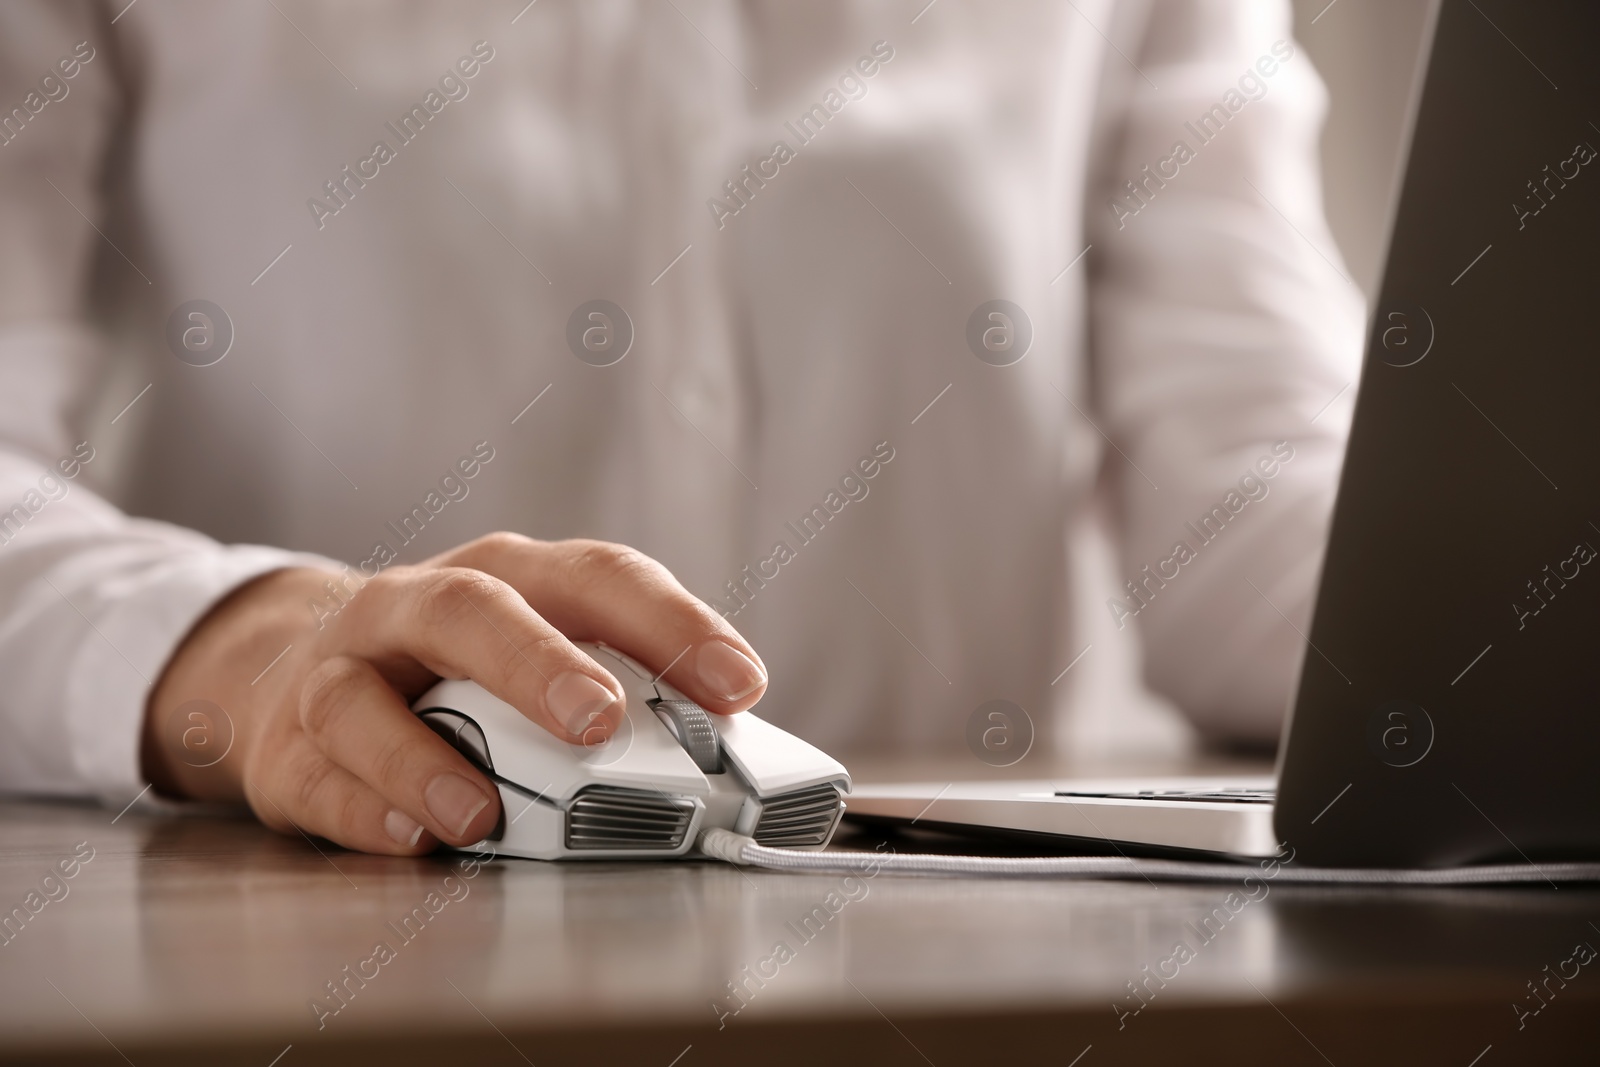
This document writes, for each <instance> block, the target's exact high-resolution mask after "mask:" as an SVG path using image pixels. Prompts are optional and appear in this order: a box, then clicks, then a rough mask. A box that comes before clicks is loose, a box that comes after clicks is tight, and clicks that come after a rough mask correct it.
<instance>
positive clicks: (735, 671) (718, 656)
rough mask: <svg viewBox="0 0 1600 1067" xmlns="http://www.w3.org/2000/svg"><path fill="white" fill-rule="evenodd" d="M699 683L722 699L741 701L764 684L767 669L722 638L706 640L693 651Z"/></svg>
mask: <svg viewBox="0 0 1600 1067" xmlns="http://www.w3.org/2000/svg"><path fill="white" fill-rule="evenodd" d="M695 669H696V670H697V671H699V672H700V682H701V684H702V685H704V686H705V687H706V688H707V689H709V690H711V692H712V693H714V694H715V695H717V696H719V697H721V698H722V699H723V700H728V701H733V700H742V699H744V698H745V697H747V696H749V695H750V694H751V693H754V692H755V691H756V690H757V689H760V688H761V687H762V686H763V685H766V684H767V672H766V671H764V670H762V669H761V668H760V667H759V666H757V665H756V662H755V660H753V659H751V658H750V657H749V656H747V655H745V654H744V653H743V652H740V651H739V650H738V649H737V648H734V647H733V646H732V645H730V644H728V643H727V642H726V641H707V642H706V643H705V644H703V645H701V646H700V651H699V652H697V653H695Z"/></svg>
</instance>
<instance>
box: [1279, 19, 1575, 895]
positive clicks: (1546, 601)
mask: <svg viewBox="0 0 1600 1067" xmlns="http://www.w3.org/2000/svg"><path fill="white" fill-rule="evenodd" d="M1597 45H1600V4H1595V3H1593V2H1592V0H1551V2H1541V3H1538V4H1529V3H1525V2H1521V0H1444V2H1443V4H1442V6H1441V8H1440V10H1439V12H1438V18H1437V23H1436V27H1435V34H1434V43H1433V49H1432V53H1431V58H1430V61H1429V63H1428V69H1427V73H1426V77H1425V81H1424V85H1423V91H1422V95H1421V99H1420V103H1419V105H1418V108H1417V111H1416V114H1415V120H1414V133H1413V141H1412V146H1411V151H1410V155H1409V162H1408V164H1407V168H1406V172H1405V177H1404V180H1403V183H1402V185H1401V192H1400V199H1399V207H1398V211H1397V214H1396V217H1395V225H1394V228H1393V234H1392V239H1391V248H1390V252H1389V259H1388V266H1387V269H1386V271H1385V277H1384V283H1383V289H1382V296H1381V299H1380V300H1379V302H1378V303H1377V305H1376V307H1375V308H1374V309H1373V315H1372V320H1373V321H1372V329H1371V334H1370V337H1369V340H1368V352H1367V358H1366V364H1365V370H1364V372H1363V376H1362V381H1361V386H1360V392H1359V397H1358V401H1357V407H1356V415H1355V424H1354V429H1353V432H1352V436H1351V439H1350V445H1349V449H1348V453H1347V457H1346V460H1345V466H1344V474H1343V481H1342V484H1341V486H1340V490H1339V499H1338V505H1337V509H1336V512H1335V515H1334V520H1333V527H1332V533H1331V541H1330V544H1329V548H1328V554H1327V558H1326V562H1325V564H1324V569H1323V576H1322V585H1321V591H1320V594H1319V596H1318V599H1317V607H1316V613H1315V617H1314V620H1313V622H1312V626H1311V629H1310V631H1309V635H1310V643H1311V646H1312V647H1311V648H1309V649H1307V651H1306V654H1305V662H1304V667H1303V669H1302V675H1301V679H1300V684H1299V691H1298V695H1297V698H1296V702H1295V707H1294V712H1293V716H1292V723H1291V728H1290V729H1289V731H1288V735H1287V740H1286V744H1285V747H1284V751H1283V753H1282V756H1281V759H1280V787H1279V798H1278V807H1277V813H1276V827H1277V830H1278V833H1279V836H1280V837H1281V838H1283V839H1286V840H1288V841H1291V842H1293V844H1294V845H1295V847H1296V848H1297V850H1298V853H1299V858H1300V859H1301V860H1302V861H1303V862H1305V863H1307V864H1360V865H1379V864H1391V865H1405V866H1434V865H1442V864H1447V863H1457V862H1470V861H1477V860H1487V859H1491V858H1496V859H1510V860H1513V861H1515V860H1519V859H1534V860H1537V859H1540V858H1553V857H1557V856H1575V855H1587V856H1591V857H1592V856H1595V855H1600V770H1597V766H1596V764H1597V759H1600V654H1597V649H1600V554H1597V550H1600V409H1597V403H1596V401H1597V398H1600V329H1597V327H1600V254H1597V250H1596V237H1597V235H1600V157H1597V155H1596V149H1600V127H1597V126H1596V125H1595V123H1596V122H1597V121H1600V63H1597V61H1596V58H1595V55H1596V53H1595V49H1596V46H1597Z"/></svg>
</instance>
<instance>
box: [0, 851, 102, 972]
mask: <svg viewBox="0 0 1600 1067" xmlns="http://www.w3.org/2000/svg"><path fill="white" fill-rule="evenodd" d="M92 859H94V846H93V845H91V844H89V842H87V841H79V842H78V843H77V844H76V845H74V846H73V847H72V855H70V856H63V857H61V858H60V859H58V860H56V862H55V863H54V864H52V865H51V867H50V869H49V870H48V871H47V872H45V875H44V877H42V878H40V879H39V886H38V888H36V889H30V890H28V892H27V893H26V894H24V895H23V898H22V903H21V904H18V905H15V906H14V907H12V908H11V909H10V910H9V911H7V912H5V913H3V914H0V948H3V947H5V946H7V945H9V944H11V942H13V941H15V940H16V939H17V938H18V937H19V936H20V935H21V934H22V931H23V930H25V929H27V926H28V924H29V923H31V922H33V920H34V919H35V918H37V917H38V915H39V913H40V912H42V911H44V909H45V908H47V907H49V906H50V905H51V904H59V903H61V902H62V901H63V900H66V899H67V894H68V893H70V892H71V891H72V887H71V886H69V885H68V884H67V883H68V882H69V881H71V880H72V879H74V878H76V877H77V876H78V872H79V871H81V870H83V868H84V866H85V865H86V864H87V863H88V862H89V861H90V860H92Z"/></svg>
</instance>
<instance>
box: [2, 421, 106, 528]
mask: <svg viewBox="0 0 1600 1067" xmlns="http://www.w3.org/2000/svg"><path fill="white" fill-rule="evenodd" d="M93 459H94V447H93V446H92V445H90V444H89V442H88V441H79V442H78V444H77V445H76V446H75V447H74V448H73V450H72V455H70V456H62V457H61V458H60V459H59V460H57V461H56V465H55V470H57V471H60V472H61V474H60V476H59V477H58V476H57V475H56V474H55V472H54V471H45V473H43V474H41V475H39V488H37V489H29V490H28V491H27V492H26V493H23V494H22V499H21V500H19V501H17V502H16V503H15V504H13V505H11V507H10V508H8V509H6V510H5V511H0V545H9V544H10V543H11V542H12V541H14V540H16V538H17V535H18V534H20V533H21V532H22V528H23V527H24V526H26V525H28V523H30V522H32V521H33V517H34V516H35V515H37V514H39V512H41V511H43V510H44V509H45V508H46V507H48V506H49V505H51V504H53V503H55V502H56V501H57V500H62V499H64V498H65V497H66V495H67V493H68V492H69V491H71V488H72V486H71V485H70V484H69V483H71V481H72V480H73V479H74V478H76V477H77V476H78V475H79V474H81V473H82V472H83V468H84V467H86V466H88V464H89V463H90V461H91V460H93Z"/></svg>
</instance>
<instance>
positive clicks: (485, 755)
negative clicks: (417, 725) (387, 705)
mask: <svg viewBox="0 0 1600 1067" xmlns="http://www.w3.org/2000/svg"><path fill="white" fill-rule="evenodd" d="M418 717H419V718H420V719H422V721H423V722H424V723H426V724H427V725H428V728H429V729H430V730H432V731H433V732H434V733H436V734H438V735H439V736H440V737H442V738H444V739H445V740H446V741H447V742H449V743H450V747H451V748H453V749H455V750H456V751H457V752H459V753H461V754H462V755H463V756H465V757H467V759H468V760H470V761H471V762H473V763H474V764H476V765H477V766H479V767H481V768H483V769H484V770H488V771H492V770H494V761H493V760H492V759H490V758H489V740H488V738H486V737H484V736H483V729H482V727H480V726H479V725H478V724H477V723H476V722H473V721H472V719H470V718H468V717H467V716H465V715H463V714H461V712H459V711H451V710H449V709H448V708H431V709H429V710H428V711H424V712H422V713H421V714H420V715H419V716H418Z"/></svg>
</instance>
